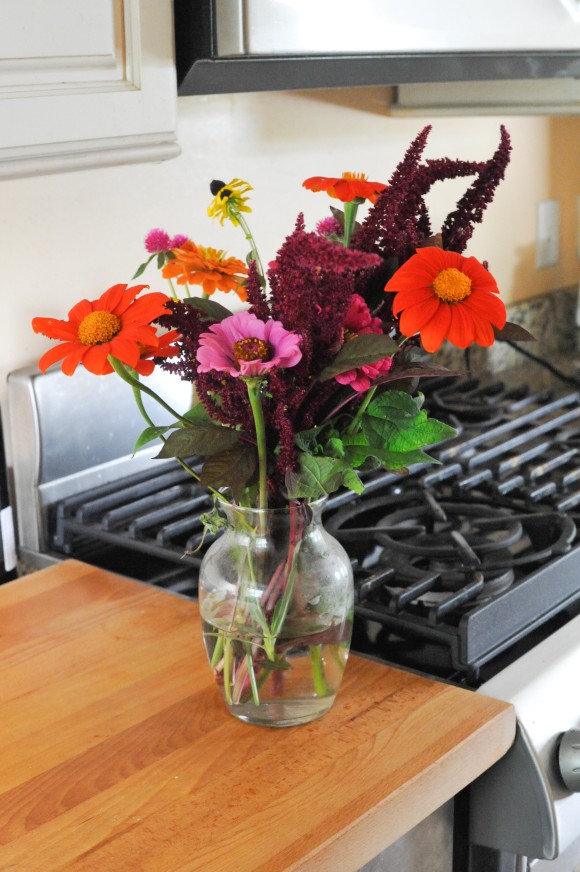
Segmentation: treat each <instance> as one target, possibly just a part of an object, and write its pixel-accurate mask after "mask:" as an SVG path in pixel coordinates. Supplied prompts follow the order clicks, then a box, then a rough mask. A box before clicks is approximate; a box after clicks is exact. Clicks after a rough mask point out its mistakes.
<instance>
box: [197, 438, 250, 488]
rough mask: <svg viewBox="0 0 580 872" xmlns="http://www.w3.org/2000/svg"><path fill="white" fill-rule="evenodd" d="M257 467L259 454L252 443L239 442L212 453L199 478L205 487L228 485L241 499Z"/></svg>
mask: <svg viewBox="0 0 580 872" xmlns="http://www.w3.org/2000/svg"><path fill="white" fill-rule="evenodd" d="M256 467H257V454H256V450H255V448H252V447H251V446H250V445H242V443H238V444H237V445H234V446H233V448H229V449H228V450H227V451H220V452H219V453H218V454H212V456H211V457H208V459H207V460H206V461H205V463H204V465H203V468H202V470H201V475H200V478H199V481H200V484H202V485H203V486H204V487H212V488H214V489H215V490H218V489H219V488H221V487H227V488H229V489H230V490H231V492H232V494H233V495H234V498H235V499H236V500H240V499H241V497H242V494H243V491H244V488H245V487H246V485H247V484H248V483H249V482H250V481H251V479H252V477H253V475H254V473H255V471H256Z"/></svg>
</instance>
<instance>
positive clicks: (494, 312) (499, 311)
mask: <svg viewBox="0 0 580 872" xmlns="http://www.w3.org/2000/svg"><path fill="white" fill-rule="evenodd" d="M463 305H464V306H465V308H466V309H468V310H470V311H472V312H474V313H476V314H478V315H479V316H480V317H481V318H485V319H486V320H487V321H491V323H492V324H494V325H495V326H496V327H498V328H499V329H500V330H501V328H502V327H504V326H505V322H506V320H507V312H506V308H505V306H504V304H503V302H502V300H500V299H499V297H496V296H495V295H494V294H488V293H487V291H477V290H476V291H474V292H473V293H472V294H470V296H469V297H467V299H466V300H464V302H463Z"/></svg>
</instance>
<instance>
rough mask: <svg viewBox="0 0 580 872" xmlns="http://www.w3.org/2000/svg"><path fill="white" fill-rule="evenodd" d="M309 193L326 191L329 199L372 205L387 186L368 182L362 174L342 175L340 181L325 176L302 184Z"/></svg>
mask: <svg viewBox="0 0 580 872" xmlns="http://www.w3.org/2000/svg"><path fill="white" fill-rule="evenodd" d="M302 187H303V188H307V190H309V191H326V193H327V194H328V196H329V197H333V198H334V199H335V200H341V201H342V202H343V203H352V202H353V201H354V200H370V201H371V203H374V202H375V200H376V199H377V197H378V195H379V194H380V193H381V191H383V190H384V189H385V188H386V187H387V186H386V185H383V184H382V182H369V181H368V180H367V177H366V175H365V174H364V173H343V174H342V177H341V178H340V179H331V178H328V177H327V176H312V177H311V178H310V179H306V181H305V182H302Z"/></svg>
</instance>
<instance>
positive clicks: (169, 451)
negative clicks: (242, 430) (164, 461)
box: [157, 423, 239, 458]
mask: <svg viewBox="0 0 580 872" xmlns="http://www.w3.org/2000/svg"><path fill="white" fill-rule="evenodd" d="M238 439H239V433H238V432H237V431H236V430H231V429H230V428H229V427H219V426H217V425H215V424H201V423H199V424H196V423H192V424H191V425H190V426H188V427H180V428H179V429H178V430H174V431H173V433H171V435H170V436H168V437H167V441H166V442H165V445H164V446H163V448H162V449H161V451H160V452H159V454H158V455H157V457H158V458H165V457H193V456H194V455H198V454H201V455H204V456H206V455H211V454H217V453H219V452H221V451H225V450H227V449H228V448H231V447H232V446H233V445H235V444H236V442H237V441H238Z"/></svg>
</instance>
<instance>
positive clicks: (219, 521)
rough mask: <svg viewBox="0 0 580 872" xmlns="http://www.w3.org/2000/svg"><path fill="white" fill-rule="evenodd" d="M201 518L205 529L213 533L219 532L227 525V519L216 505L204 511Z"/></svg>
mask: <svg viewBox="0 0 580 872" xmlns="http://www.w3.org/2000/svg"><path fill="white" fill-rule="evenodd" d="M199 520H200V521H201V523H202V524H203V526H204V528H205V530H207V532H208V533H210V534H211V535H214V536H215V534H216V533H218V532H219V531H220V530H221V529H223V528H224V527H226V526H227V523H228V522H227V521H226V519H225V518H224V516H223V515H220V513H219V511H218V509H217V507H216V506H214V507H213V509H210V511H209V512H204V513H203V514H202V515H200V516H199Z"/></svg>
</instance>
